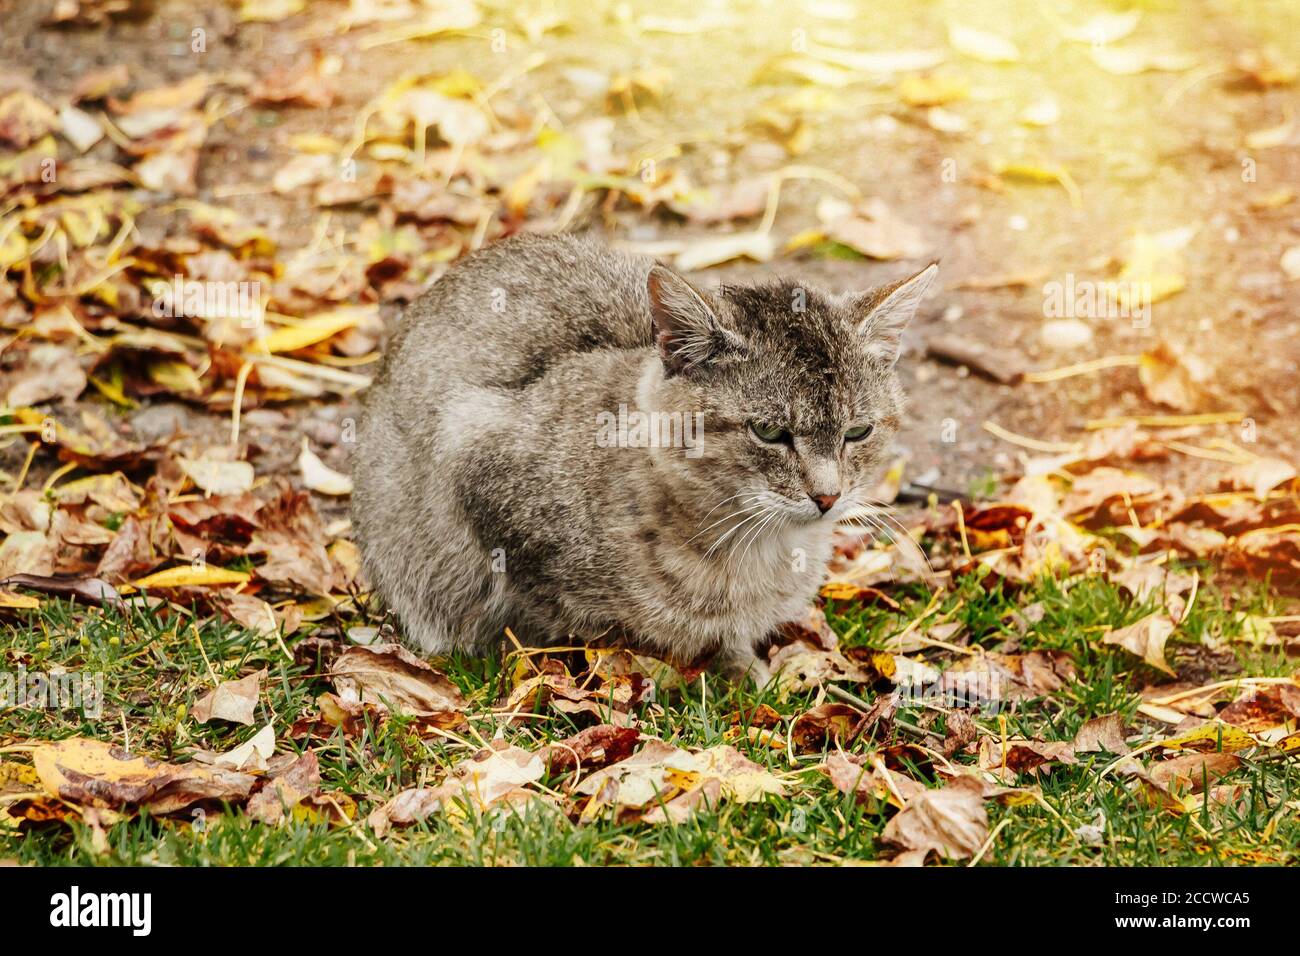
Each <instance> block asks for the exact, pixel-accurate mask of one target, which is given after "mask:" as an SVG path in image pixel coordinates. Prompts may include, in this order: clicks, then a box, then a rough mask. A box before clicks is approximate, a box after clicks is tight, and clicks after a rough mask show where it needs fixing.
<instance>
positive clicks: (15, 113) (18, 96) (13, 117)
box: [0, 90, 59, 149]
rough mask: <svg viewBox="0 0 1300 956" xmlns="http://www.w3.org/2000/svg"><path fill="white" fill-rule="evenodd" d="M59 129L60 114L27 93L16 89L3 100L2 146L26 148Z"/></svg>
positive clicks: (0, 107)
mask: <svg viewBox="0 0 1300 956" xmlns="http://www.w3.org/2000/svg"><path fill="white" fill-rule="evenodd" d="M58 130H59V117H58V114H57V113H55V112H54V110H52V109H50V107H49V106H47V105H46V104H45V102H44V101H43V100H41V99H38V98H37V97H35V96H33V95H32V94H31V93H28V92H27V91H26V90H14V91H13V92H12V93H9V94H8V95H6V96H4V97H3V98H0V143H7V144H9V145H10V146H13V147H16V148H17V149H26V148H27V147H28V146H30V145H32V143H34V142H36V141H37V140H39V139H41V138H42V137H44V136H48V135H49V134H50V133H55V132H58Z"/></svg>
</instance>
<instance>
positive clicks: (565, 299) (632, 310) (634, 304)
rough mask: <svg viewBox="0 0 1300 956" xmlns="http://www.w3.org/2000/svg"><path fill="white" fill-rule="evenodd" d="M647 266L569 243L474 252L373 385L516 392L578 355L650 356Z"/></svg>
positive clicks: (441, 287)
mask: <svg viewBox="0 0 1300 956" xmlns="http://www.w3.org/2000/svg"><path fill="white" fill-rule="evenodd" d="M651 266H652V263H651V262H650V261H649V260H643V259H639V258H634V257H630V256H626V255H622V254H619V253H616V252H614V251H612V250H610V249H609V248H608V247H607V246H605V245H604V244H602V243H600V242H599V241H598V240H595V239H591V238H586V237H582V236H572V235H556V236H529V235H525V236H516V237H512V238H510V239H506V240H504V241H502V242H499V243H495V244H493V245H491V246H488V247H486V248H484V249H481V250H478V251H477V252H474V253H472V254H471V255H469V256H467V257H466V258H465V259H464V260H462V261H461V262H459V263H457V264H456V265H455V266H453V267H452V268H451V269H449V270H448V271H447V273H446V275H444V276H443V277H442V278H441V279H440V280H438V282H436V283H435V284H434V285H433V286H432V287H431V288H430V289H429V290H428V291H427V292H425V293H424V294H423V295H422V296H421V297H420V298H418V299H417V300H416V301H415V302H413V303H411V305H410V306H409V307H408V308H407V310H406V313H405V315H404V316H403V319H402V323H401V326H400V327H399V330H398V332H397V334H396V335H395V336H394V339H393V341H392V342H391V343H390V345H389V349H388V353H387V354H388V358H387V359H386V360H385V364H384V368H383V369H382V370H381V373H380V376H379V379H378V381H377V382H376V385H377V386H379V387H383V386H384V384H385V383H386V382H389V381H391V380H394V379H399V378H400V379H404V380H407V379H409V377H410V376H412V375H416V376H419V377H421V378H423V379H424V380H425V381H429V380H430V377H432V378H433V380H434V381H437V379H439V378H441V379H443V380H445V381H446V383H447V384H453V383H465V384H469V385H474V386H485V387H494V388H504V389H517V388H523V387H525V386H527V385H528V384H529V383H530V382H533V381H535V380H536V379H538V378H540V377H541V376H542V375H543V374H544V373H545V372H546V371H547V370H548V369H549V368H551V367H552V366H554V365H555V364H556V363H557V362H559V361H561V360H564V359H566V358H568V357H570V356H572V355H573V354H575V353H582V352H595V351H601V350H609V349H614V350H626V349H637V348H648V347H649V346H650V313H649V303H648V299H647V293H646V277H647V276H648V275H649V272H650V268H651Z"/></svg>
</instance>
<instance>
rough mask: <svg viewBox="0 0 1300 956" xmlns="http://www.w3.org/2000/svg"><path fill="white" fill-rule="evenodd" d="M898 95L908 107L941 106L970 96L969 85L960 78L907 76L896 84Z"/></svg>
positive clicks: (948, 76)
mask: <svg viewBox="0 0 1300 956" xmlns="http://www.w3.org/2000/svg"><path fill="white" fill-rule="evenodd" d="M898 95H899V97H900V98H901V99H902V100H903V102H904V103H906V104H907V105H908V106H943V105H944V104H946V103H954V102H956V101H957V100H964V99H966V97H968V96H970V84H969V83H967V82H966V80H965V79H964V78H962V77H960V76H950V75H935V76H908V77H905V78H904V79H903V81H902V82H901V83H899V84H898Z"/></svg>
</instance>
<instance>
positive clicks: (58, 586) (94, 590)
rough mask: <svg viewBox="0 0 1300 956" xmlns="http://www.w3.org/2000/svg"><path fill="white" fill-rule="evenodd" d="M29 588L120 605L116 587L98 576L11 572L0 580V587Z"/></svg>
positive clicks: (76, 598)
mask: <svg viewBox="0 0 1300 956" xmlns="http://www.w3.org/2000/svg"><path fill="white" fill-rule="evenodd" d="M15 587H16V588H29V589H31V590H33V591H39V592H40V593H42V594H52V595H55V596H57V597H67V598H74V599H75V600H78V601H84V602H86V603H87V604H98V605H101V606H113V607H122V606H124V605H123V601H122V596H121V595H120V594H118V593H117V589H116V588H114V587H113V585H111V584H109V583H108V582H107V581H104V580H101V579H100V578H86V577H49V576H46V575H39V574H11V575H10V576H9V577H7V578H5V579H4V580H0V588H15Z"/></svg>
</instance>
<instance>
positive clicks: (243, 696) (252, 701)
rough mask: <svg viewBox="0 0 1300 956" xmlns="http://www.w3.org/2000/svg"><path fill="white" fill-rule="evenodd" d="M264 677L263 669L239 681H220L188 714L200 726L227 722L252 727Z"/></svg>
mask: <svg viewBox="0 0 1300 956" xmlns="http://www.w3.org/2000/svg"><path fill="white" fill-rule="evenodd" d="M265 676H266V671H265V669H263V670H260V671H257V672H256V673H253V674H249V675H248V676H247V677H242V678H240V679H239V680H232V681H222V682H221V683H220V684H218V685H217V686H216V688H215V689H213V690H211V691H208V693H206V694H204V695H203V696H202V697H200V698H199V699H198V700H197V701H195V702H194V706H193V708H191V710H190V713H192V714H193V715H194V719H195V720H197V721H198V722H199V723H201V724H206V723H207V722H208V721H210V720H229V721H231V722H232V723H236V724H244V725H246V726H249V727H251V726H252V725H253V713H254V711H256V710H257V700H258V697H259V696H260V694H261V692H262V678H263V677H265Z"/></svg>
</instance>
